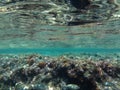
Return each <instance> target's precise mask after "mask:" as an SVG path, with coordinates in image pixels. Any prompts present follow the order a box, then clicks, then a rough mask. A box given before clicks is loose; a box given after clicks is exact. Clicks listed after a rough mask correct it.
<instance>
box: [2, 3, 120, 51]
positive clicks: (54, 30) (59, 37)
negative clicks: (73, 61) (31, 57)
mask: <svg viewBox="0 0 120 90" xmlns="http://www.w3.org/2000/svg"><path fill="white" fill-rule="evenodd" d="M30 3H31V2H30ZM18 4H19V3H18ZM12 5H13V6H12ZM16 5H17V4H15V5H14V4H11V6H10V4H8V5H7V7H8V6H10V7H12V8H13V11H12V9H8V10H11V11H10V12H8V11H6V12H5V13H3V12H2V13H0V48H1V49H7V48H12V49H14V48H30V49H34V48H35V49H36V48H69V49H70V48H71V49H72V48H79V49H80V48H94V49H96V50H97V48H108V49H111V48H112V49H116V50H117V48H120V37H119V36H120V30H119V28H120V25H119V23H120V20H119V18H117V19H116V18H114V17H111V18H110V19H109V20H103V21H102V22H101V21H99V22H95V23H94V22H92V23H88V24H84V25H77V26H67V25H48V24H50V23H53V22H45V21H44V20H43V21H41V20H42V19H44V18H45V17H47V15H45V16H42V15H41V14H40V11H39V9H40V8H41V7H40V5H38V4H36V5H35V4H34V5H35V7H33V6H34V5H33V4H30V5H32V7H31V8H27V7H26V8H25V5H24V2H20V4H19V7H21V8H19V9H21V10H14V9H15V6H16ZM22 5H23V6H24V8H25V10H24V8H22ZM27 5H28V6H29V7H30V5H29V4H27ZM4 7H5V6H4ZM16 7H17V6H16ZM46 8H47V7H46ZM48 8H49V7H48ZM26 9H27V10H26ZM2 10H3V9H2ZM41 10H44V8H42V9H41ZM3 11H4V10H3ZM118 12H119V11H118ZM118 12H117V14H118ZM41 22H43V23H46V25H42V24H41ZM47 23H48V24H47ZM53 24H54V23H53ZM81 50H82V49H81ZM118 50H119V49H118Z"/></svg>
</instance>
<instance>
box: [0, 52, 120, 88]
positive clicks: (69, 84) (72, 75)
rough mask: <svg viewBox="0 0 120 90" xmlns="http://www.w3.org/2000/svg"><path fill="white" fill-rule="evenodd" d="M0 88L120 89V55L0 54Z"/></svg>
mask: <svg viewBox="0 0 120 90" xmlns="http://www.w3.org/2000/svg"><path fill="white" fill-rule="evenodd" d="M0 90H120V54H118V53H117V54H108V55H103V54H85V53H84V54H80V55H79V56H78V55H73V54H66V55H61V56H56V57H53V56H44V55H40V54H19V55H14V54H1V55H0Z"/></svg>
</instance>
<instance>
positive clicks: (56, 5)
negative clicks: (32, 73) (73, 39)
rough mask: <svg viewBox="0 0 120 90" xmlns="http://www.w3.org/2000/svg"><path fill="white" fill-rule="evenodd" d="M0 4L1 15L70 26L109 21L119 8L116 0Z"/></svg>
mask: <svg viewBox="0 0 120 90" xmlns="http://www.w3.org/2000/svg"><path fill="white" fill-rule="evenodd" d="M0 3H1V4H0V5H1V7H0V13H7V14H8V13H12V14H13V15H12V16H13V17H17V16H18V18H19V17H22V18H23V19H24V18H31V17H33V18H35V19H36V20H37V21H38V22H39V24H47V25H70V26H71V25H81V24H86V23H94V22H101V21H104V20H108V19H109V18H110V17H111V16H112V14H113V13H115V12H116V8H117V7H118V6H117V4H116V1H115V0H5V1H0ZM25 21H27V20H26V19H25ZM19 22H21V20H19Z"/></svg>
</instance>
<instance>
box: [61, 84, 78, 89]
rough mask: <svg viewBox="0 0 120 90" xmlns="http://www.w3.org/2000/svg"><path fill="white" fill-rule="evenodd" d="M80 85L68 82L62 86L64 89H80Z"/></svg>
mask: <svg viewBox="0 0 120 90" xmlns="http://www.w3.org/2000/svg"><path fill="white" fill-rule="evenodd" d="M79 89H80V87H79V86H78V85H76V84H68V85H66V86H64V87H63V88H62V90H79Z"/></svg>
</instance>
